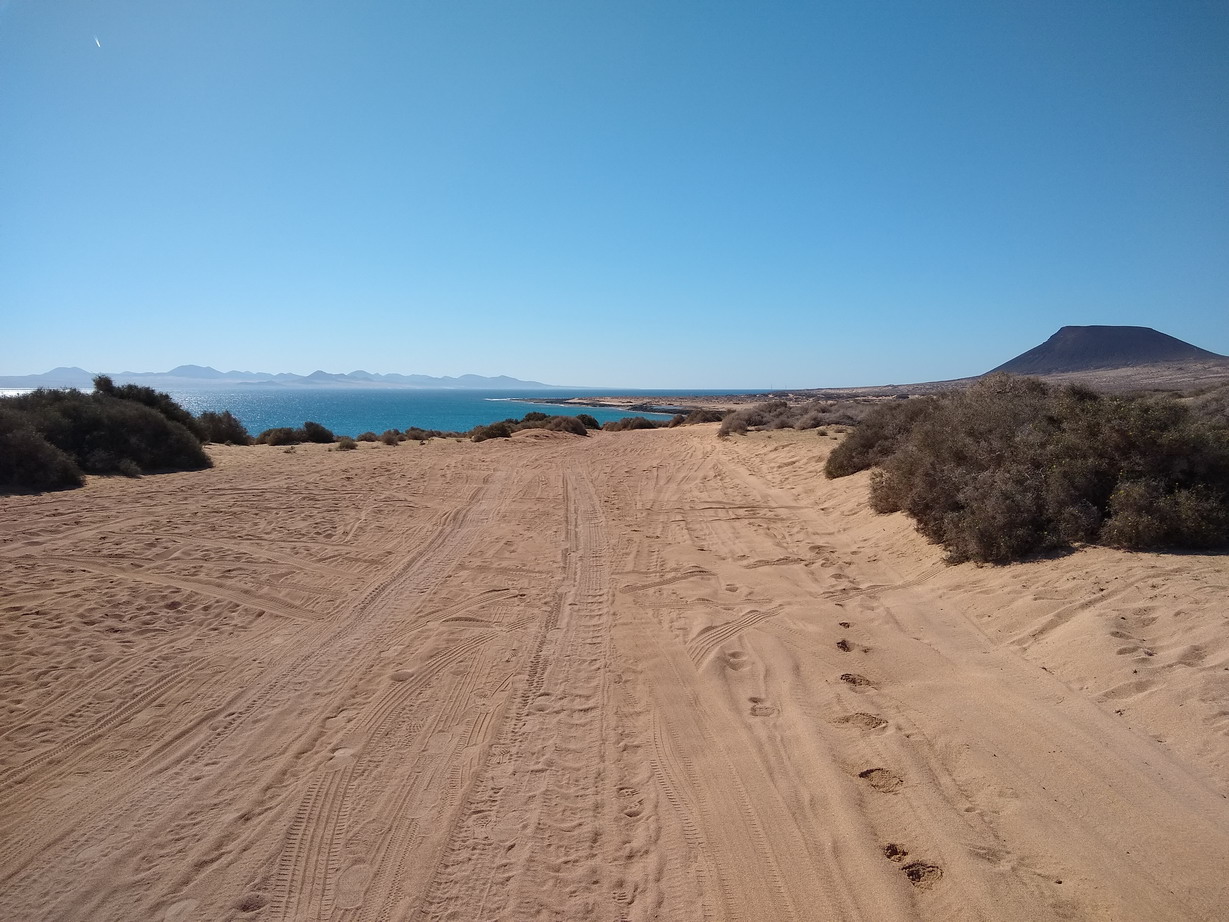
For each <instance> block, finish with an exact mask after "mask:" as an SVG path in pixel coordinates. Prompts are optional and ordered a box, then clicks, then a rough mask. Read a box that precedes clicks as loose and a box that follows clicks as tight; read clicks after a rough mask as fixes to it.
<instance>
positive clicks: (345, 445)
mask: <svg viewBox="0 0 1229 922" xmlns="http://www.w3.org/2000/svg"><path fill="white" fill-rule="evenodd" d="M356 448H358V442H356V441H354V439H352V438H350V436H348V435H343V436H341V437H340V438H338V440H337V450H338V451H354V449H356Z"/></svg>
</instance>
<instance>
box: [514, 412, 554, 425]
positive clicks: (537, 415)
mask: <svg viewBox="0 0 1229 922" xmlns="http://www.w3.org/2000/svg"><path fill="white" fill-rule="evenodd" d="M547 418H548V417H547V414H545V413H543V412H541V411H540V410H530V411H529V412H528V413H526V414H525V415H524V416H522V417H521V422H524V423H542V422H546V420H547Z"/></svg>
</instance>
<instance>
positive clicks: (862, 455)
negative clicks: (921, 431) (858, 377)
mask: <svg viewBox="0 0 1229 922" xmlns="http://www.w3.org/2000/svg"><path fill="white" fill-rule="evenodd" d="M934 405H935V401H934V398H930V397H915V398H913V399H911V400H887V401H883V402H881V403H880V404H879V405H878V406H876V407H875V408H874V409H873V410H871V411H870V412H869V413H867V414H866V416H865V417H863V419H862V420H861V422H859V423H858V424H857V427H856V428H855V429H854V430H853V431H852V432H851V433H849V434H848V435H847V436H846V437H845V438H844V439H843V440H842V441H841V443H840V444H839V445H837V446H836V448H834V449H832V453H831V454H830V455H828V460H827V461H825V462H824V473H825V474H827V475H828V477H830V478H831V477H846V476H848V475H849V474H854V473H857V472H858V471H864V470H866V469H867V468H870V467H874V466H875V465H876V464H881V463H882V462H883V461H884V460H885V459H886V458H888V457H889V456H891V455H892V454H893V453H894V452H895V451H896V449H897V448H899V447H900V444H901V442H902V441H903V440H904V439H905V437H906V436H907V435H909V433H910V432H912V431H913V427H914V426H915V425H917V423H918V422H919V421H920V420H922V419H924V418H925V417H926V416H927V414H929V413H930V412H931V411H932V410H933V408H934Z"/></svg>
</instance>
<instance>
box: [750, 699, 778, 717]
mask: <svg viewBox="0 0 1229 922" xmlns="http://www.w3.org/2000/svg"><path fill="white" fill-rule="evenodd" d="M747 700H748V701H750V702H751V716H752V717H772V716H773V715H774V714H776V713H777V708H775V707H773V706H772V705H771V704H767V703H765V699H763V698H760V697H759V696H757V695H752V696H751V697H750V698H748V699H747Z"/></svg>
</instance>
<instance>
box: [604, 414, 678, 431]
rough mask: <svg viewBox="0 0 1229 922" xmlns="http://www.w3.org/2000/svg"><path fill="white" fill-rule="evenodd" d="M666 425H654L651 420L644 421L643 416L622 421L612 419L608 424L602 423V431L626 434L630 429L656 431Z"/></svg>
mask: <svg viewBox="0 0 1229 922" xmlns="http://www.w3.org/2000/svg"><path fill="white" fill-rule="evenodd" d="M667 424H668V423H655V422H653V420H651V419H645V418H644V417H643V416H624V417H623V418H622V419H612V420H610V422H607V423H602V431H604V432H627V431H629V430H632V429H657V428H659V427H660V426H665V425H667Z"/></svg>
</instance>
